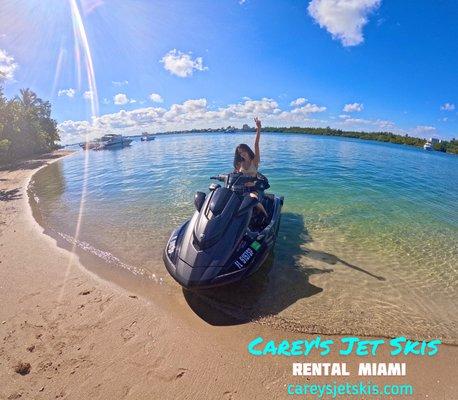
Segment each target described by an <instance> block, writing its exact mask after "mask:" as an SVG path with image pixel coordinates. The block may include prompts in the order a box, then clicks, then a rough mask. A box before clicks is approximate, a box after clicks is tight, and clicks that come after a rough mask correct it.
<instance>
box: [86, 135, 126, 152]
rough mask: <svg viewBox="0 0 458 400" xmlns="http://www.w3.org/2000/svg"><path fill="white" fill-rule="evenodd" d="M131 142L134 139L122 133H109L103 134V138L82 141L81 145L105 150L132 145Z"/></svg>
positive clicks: (87, 148)
mask: <svg viewBox="0 0 458 400" xmlns="http://www.w3.org/2000/svg"><path fill="white" fill-rule="evenodd" d="M131 143H132V139H128V138H126V137H124V136H122V135H116V134H114V133H109V134H107V135H103V136H102V137H101V138H98V139H94V140H91V141H90V142H86V143H82V144H80V146H81V147H82V148H83V149H85V150H89V149H93V150H105V149H116V148H120V147H125V146H128V145H130V144H131Z"/></svg>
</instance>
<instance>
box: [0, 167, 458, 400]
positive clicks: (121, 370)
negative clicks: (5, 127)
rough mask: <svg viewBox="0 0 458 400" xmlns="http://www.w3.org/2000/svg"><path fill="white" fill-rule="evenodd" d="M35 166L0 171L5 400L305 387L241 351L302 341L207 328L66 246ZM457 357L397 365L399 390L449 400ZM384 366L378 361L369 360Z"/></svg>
mask: <svg viewBox="0 0 458 400" xmlns="http://www.w3.org/2000/svg"><path fill="white" fill-rule="evenodd" d="M54 160H56V158H55V159H54ZM49 161H52V160H49ZM45 163H47V160H45V161H43V164H42V165H41V167H43V166H44V164H45ZM37 168H38V167H36V168H31V169H22V170H21V169H17V170H9V171H1V172H0V178H1V180H0V182H1V184H2V188H3V186H5V185H6V188H7V189H6V190H7V191H11V190H12V191H14V193H13V194H14V196H11V199H10V200H6V201H2V202H0V207H1V224H0V244H1V247H0V254H1V255H0V261H1V264H0V268H1V269H2V272H3V276H4V282H3V283H2V284H1V298H0V301H2V304H3V307H2V310H1V311H0V320H1V322H3V321H5V323H2V324H1V325H0V332H1V337H2V338H3V341H2V345H1V347H0V356H1V358H0V379H1V380H2V381H3V382H6V384H5V385H4V386H3V387H2V388H0V398H3V397H4V398H19V397H18V396H19V395H21V396H22V398H30V397H34V398H50V397H53V398H54V397H59V396H60V397H63V398H75V399H76V398H157V397H161V398H177V397H181V398H228V399H229V398H233V399H238V398H240V399H244V398H253V399H256V398H288V396H287V393H286V390H285V386H286V384H288V383H294V382H296V383H299V382H303V378H302V379H298V378H297V377H292V374H291V364H292V362H293V361H294V362H299V361H301V359H297V358H294V359H287V358H285V357H283V358H281V359H278V358H276V357H261V358H255V357H253V356H251V355H249V354H248V352H247V350H246V346H247V344H248V343H249V341H250V340H252V339H253V338H255V337H257V336H263V337H266V338H271V339H277V340H280V339H282V338H288V339H289V340H294V339H295V338H303V337H304V336H305V335H304V334H300V333H296V332H284V331H281V330H278V329H272V328H271V327H266V326H263V325H262V324H255V323H247V324H242V325H233V326H216V325H210V324H208V323H206V322H204V321H203V320H202V319H200V318H199V317H198V316H197V315H196V314H195V313H194V312H193V311H192V309H191V308H190V306H189V304H187V303H186V301H185V300H184V299H183V295H182V293H181V292H180V291H175V292H179V293H175V294H173V293H168V295H170V296H172V297H173V301H168V299H162V301H160V300H158V302H159V304H160V303H163V304H161V306H160V307H159V306H158V303H157V302H155V301H149V300H148V299H146V298H144V297H143V296H137V295H135V294H132V293H130V291H129V290H128V289H127V290H126V289H123V288H121V287H120V286H119V285H116V284H115V283H112V282H108V281H106V280H103V279H102V278H100V277H99V276H98V275H96V274H94V273H92V272H91V271H90V270H88V269H87V268H85V267H84V266H83V265H82V263H81V262H80V260H79V258H78V257H73V256H72V255H71V254H70V253H69V252H68V251H67V250H65V249H62V248H59V247H58V246H57V245H56V241H55V240H54V239H53V238H52V237H50V236H47V235H46V234H43V233H44V229H43V227H42V226H41V225H39V223H38V222H37V221H36V220H34V217H33V215H32V210H31V208H30V206H29V201H28V196H27V187H28V182H29V181H30V180H31V178H32V176H33V174H34V173H35V172H36V171H37ZM16 189H17V191H16ZM148 289H150V288H148ZM160 294H161V295H163V294H164V293H160ZM156 297H160V296H156ZM163 297H164V296H163ZM171 303H176V304H171ZM307 336H310V334H307ZM322 336H325V335H322ZM326 337H327V338H332V337H333V336H326ZM334 338H336V339H337V338H339V336H336V337H334ZM457 355H458V349H457V347H456V346H450V345H442V346H441V351H440V352H439V354H438V355H437V357H427V358H418V357H417V358H416V357H412V356H407V357H402V358H401V359H403V360H404V361H405V362H407V365H408V367H407V368H408V374H407V379H402V380H401V381H402V382H408V383H410V384H412V385H414V386H415V394H414V396H410V398H424V397H425V395H426V394H428V397H429V399H435V398H438V399H439V398H444V397H445V398H451V397H452V395H453V394H455V393H456V391H455V390H456V386H455V382H454V374H453V371H452V368H451V367H452V366H453V365H454V364H456V361H457ZM388 359H389V357H388V355H387V354H385V353H380V355H377V356H376V357H374V358H371V359H370V360H371V361H373V362H378V361H384V360H385V361H386V360H388ZM324 360H325V361H329V362H338V361H339V360H340V361H346V362H348V363H353V364H354V365H357V363H358V362H359V361H360V360H361V359H360V358H358V357H353V356H348V357H339V356H335V357H333V358H332V359H325V358H322V357H318V356H311V357H310V358H307V362H309V361H317V362H320V361H324ZM196 361H197V362H196ZM396 361H398V359H396ZM18 362H23V363H30V365H31V370H30V373H29V374H27V375H24V376H21V375H19V374H17V373H15V372H14V369H13V367H14V365H16V364H17V363H18ZM432 370H433V371H434V375H433V376H431V374H430V371H432ZM209 372H210V374H209ZM339 380H340V381H342V382H345V380H342V379H339V378H335V379H334V378H333V379H332V380H328V379H326V378H325V377H324V378H323V377H313V382H314V383H318V382H329V383H330V382H332V381H339ZM371 381H374V382H377V383H382V382H387V383H395V381H396V379H388V378H382V377H375V378H371ZM14 396H16V397H14Z"/></svg>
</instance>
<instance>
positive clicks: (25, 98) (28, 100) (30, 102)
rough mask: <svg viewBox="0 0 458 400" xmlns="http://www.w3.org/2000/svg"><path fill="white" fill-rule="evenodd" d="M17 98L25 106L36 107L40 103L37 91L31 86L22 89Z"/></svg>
mask: <svg viewBox="0 0 458 400" xmlns="http://www.w3.org/2000/svg"><path fill="white" fill-rule="evenodd" d="M15 100H16V101H18V102H19V103H20V104H21V105H22V106H23V107H25V108H31V107H34V106H36V105H38V103H39V102H40V101H39V98H38V96H37V95H36V93H35V92H33V91H32V90H30V89H29V88H27V89H21V90H20V95H19V96H16V97H15Z"/></svg>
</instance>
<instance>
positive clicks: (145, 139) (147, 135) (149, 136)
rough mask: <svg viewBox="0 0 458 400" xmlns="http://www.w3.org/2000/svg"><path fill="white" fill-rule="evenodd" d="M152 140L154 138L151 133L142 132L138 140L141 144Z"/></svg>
mask: <svg viewBox="0 0 458 400" xmlns="http://www.w3.org/2000/svg"><path fill="white" fill-rule="evenodd" d="M154 139H155V136H154V135H153V134H152V133H148V132H143V133H142V137H141V139H140V140H141V141H142V142H149V141H150V140H154Z"/></svg>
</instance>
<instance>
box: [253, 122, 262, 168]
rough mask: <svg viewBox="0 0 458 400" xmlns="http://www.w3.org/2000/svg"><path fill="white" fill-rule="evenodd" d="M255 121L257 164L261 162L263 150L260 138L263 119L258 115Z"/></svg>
mask: <svg viewBox="0 0 458 400" xmlns="http://www.w3.org/2000/svg"><path fill="white" fill-rule="evenodd" d="M254 122H255V123H256V139H255V140H254V160H253V161H254V162H255V164H256V166H258V165H259V163H260V162H261V152H260V151H259V139H260V138H261V121H260V120H259V118H258V117H255V119H254Z"/></svg>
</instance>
